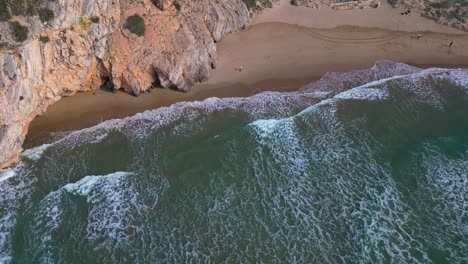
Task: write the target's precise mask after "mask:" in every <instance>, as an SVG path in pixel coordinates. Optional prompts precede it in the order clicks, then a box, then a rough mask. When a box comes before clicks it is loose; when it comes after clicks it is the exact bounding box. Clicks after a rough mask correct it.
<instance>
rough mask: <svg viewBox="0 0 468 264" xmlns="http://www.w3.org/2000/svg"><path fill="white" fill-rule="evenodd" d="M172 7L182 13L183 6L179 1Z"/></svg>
mask: <svg viewBox="0 0 468 264" xmlns="http://www.w3.org/2000/svg"><path fill="white" fill-rule="evenodd" d="M172 5H173V6H174V7H175V9H177V11H180V9H181V8H182V6H181V5H180V3H179V2H177V1H174V2H173V3H172Z"/></svg>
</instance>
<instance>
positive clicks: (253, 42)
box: [27, 1, 468, 145]
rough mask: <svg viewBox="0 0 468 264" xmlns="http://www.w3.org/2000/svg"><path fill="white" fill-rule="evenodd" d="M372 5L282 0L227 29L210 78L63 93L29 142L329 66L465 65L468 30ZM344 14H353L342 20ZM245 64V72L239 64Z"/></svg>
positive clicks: (291, 86) (271, 86)
mask: <svg viewBox="0 0 468 264" xmlns="http://www.w3.org/2000/svg"><path fill="white" fill-rule="evenodd" d="M298 10H299V11H298ZM372 11H374V12H376V10H375V9H364V10H352V11H333V10H326V9H322V10H317V9H310V8H301V7H292V6H290V5H289V4H288V3H287V2H285V1H282V2H281V4H280V6H279V7H276V8H274V9H270V10H267V11H266V12H264V13H263V14H262V15H260V16H258V17H257V18H256V19H255V20H254V21H253V25H252V26H251V27H250V28H249V29H247V30H245V31H242V32H238V33H235V34H232V35H230V36H228V37H227V38H226V39H225V40H224V41H223V42H222V43H221V44H220V45H219V46H218V59H219V60H218V65H217V69H216V70H214V71H213V72H212V76H211V78H210V80H209V81H207V82H205V83H202V84H197V85H195V86H194V87H193V88H192V90H191V91H190V92H188V93H181V92H176V91H171V90H165V89H153V90H152V91H151V93H146V94H142V95H140V96H139V97H133V96H131V95H128V94H125V93H123V92H118V93H111V92H109V91H105V90H101V89H98V90H96V91H94V92H86V93H80V94H77V95H74V96H72V97H68V98H63V99H61V100H60V101H59V102H57V103H55V104H54V105H52V106H51V107H49V109H48V111H47V112H46V113H45V114H44V115H43V116H41V117H38V118H36V119H35V120H34V121H33V122H32V123H31V125H30V129H29V134H28V139H27V142H29V143H27V145H30V144H31V142H32V143H33V145H36V144H37V143H38V142H39V143H41V142H42V141H43V138H44V136H46V135H48V134H49V133H50V132H58V131H68V130H76V129H80V128H84V127H89V126H93V125H95V124H98V123H100V122H102V121H104V120H107V119H112V118H121V117H126V116H130V115H133V114H136V113H138V112H142V111H145V110H149V109H154V108H158V107H162V106H167V105H170V104H173V103H175V102H180V101H194V100H203V99H205V98H208V97H233V96H249V95H253V94H255V93H258V92H262V91H267V90H269V91H293V90H297V89H299V88H300V87H301V86H303V85H305V84H308V83H310V82H312V81H315V80H317V79H319V78H320V77H321V76H323V75H324V74H325V73H327V72H331V71H351V70H353V69H359V68H368V67H372V66H373V65H374V64H375V62H376V61H379V60H392V61H396V62H404V63H407V64H411V65H416V66H420V67H429V66H435V65H436V66H443V67H464V66H466V65H464V64H468V49H466V46H467V45H468V34H466V33H465V32H462V31H459V30H456V29H452V28H449V27H445V26H441V25H438V24H435V23H434V22H433V21H430V20H428V19H425V18H422V17H417V16H416V15H415V16H414V18H413V17H411V18H409V17H404V18H405V19H406V18H409V19H410V22H402V26H398V25H395V23H392V21H394V19H395V17H398V16H401V15H400V14H399V12H400V11H399V10H398V9H390V8H388V7H386V6H385V5H384V6H383V7H382V8H381V9H379V10H377V11H379V12H381V13H382V14H377V15H376V14H374V13H372ZM288 12H289V13H288ZM290 12H299V13H297V14H295V15H293V14H291V13H290ZM301 12H303V13H301ZM365 14H368V15H369V21H373V20H376V21H380V22H376V23H364V25H363V22H361V20H362V18H361V17H362V16H363V15H365ZM315 15H317V16H319V18H320V16H326V17H324V18H323V19H325V18H327V17H328V18H327V19H329V20H330V21H331V22H330V23H325V22H323V19H318V18H314V19H309V20H308V19H306V18H307V16H311V17H314V16H315ZM343 16H344V17H345V18H346V19H348V20H350V21H343V19H342V17H343ZM379 16H380V19H377V18H378V17H379ZM401 17H403V16H401ZM402 19H403V18H402ZM272 21H280V22H272ZM411 21H412V22H411ZM405 23H409V24H408V25H406V24H405ZM294 24H297V25H294ZM344 24H348V25H344ZM327 25H328V26H331V27H332V28H329V27H328V26H327ZM369 26H372V27H369ZM389 28H390V29H389ZM417 32H423V34H422V37H421V39H417V37H416V36H417ZM443 32H445V33H443ZM450 41H454V43H455V44H454V46H453V47H452V48H449V47H448V43H449V42H450ZM240 65H242V66H243V71H242V72H239V71H237V70H236V68H237V67H239V66H240Z"/></svg>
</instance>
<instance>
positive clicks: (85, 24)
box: [80, 17, 91, 30]
mask: <svg viewBox="0 0 468 264" xmlns="http://www.w3.org/2000/svg"><path fill="white" fill-rule="evenodd" d="M80 25H81V26H82V27H83V28H84V29H85V30H88V29H89V27H90V26H91V21H90V20H89V19H87V18H86V17H81V18H80Z"/></svg>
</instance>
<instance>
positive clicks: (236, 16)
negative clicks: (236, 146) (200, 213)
mask: <svg viewBox="0 0 468 264" xmlns="http://www.w3.org/2000/svg"><path fill="white" fill-rule="evenodd" d="M39 10H42V13H41V11H40V12H39V15H27V16H26V15H24V16H23V15H18V16H15V15H13V14H11V13H12V11H11V9H10V8H9V9H8V11H9V12H8V13H9V14H8V13H7V14H6V15H7V16H8V17H9V19H8V20H5V19H3V22H0V167H7V166H9V165H11V164H12V163H14V162H15V161H17V158H18V155H19V153H20V152H21V150H22V148H21V145H22V143H23V141H24V139H25V136H26V133H27V129H28V125H29V123H30V122H31V120H32V119H33V118H34V117H35V116H37V115H40V114H42V113H43V112H44V111H45V110H46V109H47V107H48V106H49V105H50V104H52V103H54V102H56V101H57V100H59V99H60V98H61V97H63V96H70V95H73V94H74V93H76V92H79V91H86V90H90V89H96V88H98V87H99V86H100V85H101V84H102V83H103V82H105V81H106V82H107V83H106V85H107V86H108V87H109V88H111V89H120V88H122V89H124V90H125V91H127V92H130V93H133V94H135V95H137V94H139V93H141V92H144V91H147V90H148V89H151V87H152V86H154V85H160V86H162V87H171V88H176V89H179V90H182V91H186V90H187V89H188V88H189V87H190V86H191V85H192V84H194V83H196V82H200V81H204V80H207V79H208V77H209V75H210V72H211V70H212V69H213V68H214V67H216V44H215V43H216V42H218V41H221V40H222V39H223V38H224V37H225V36H226V35H227V34H229V33H230V32H233V31H237V30H240V29H243V28H245V27H246V26H247V25H248V23H249V21H250V18H249V11H248V10H247V7H246V5H245V4H244V2H243V1H242V0H198V1H191V0H179V1H177V2H174V1H172V0H121V1H118V0H54V1H52V0H50V1H45V2H44V3H43V4H42V5H41V6H40V7H39ZM43 10H48V11H47V12H48V13H46V14H53V16H52V17H48V18H47V19H44V15H43V13H44V12H45V11H43ZM0 15H1V14H0ZM129 17H132V18H135V19H134V20H131V19H129ZM135 21H136V22H135ZM142 24H143V26H142ZM18 25H20V26H19V27H18ZM24 27H26V28H27V33H26V36H25V37H26V39H21V33H24V30H23V31H21V29H24ZM142 32H143V34H142ZM23 35H24V34H23Z"/></svg>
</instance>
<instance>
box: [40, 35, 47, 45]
mask: <svg viewBox="0 0 468 264" xmlns="http://www.w3.org/2000/svg"><path fill="white" fill-rule="evenodd" d="M39 41H40V42H41V43H44V44H45V43H48V42H49V41H50V38H49V37H47V36H40V37H39Z"/></svg>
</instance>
